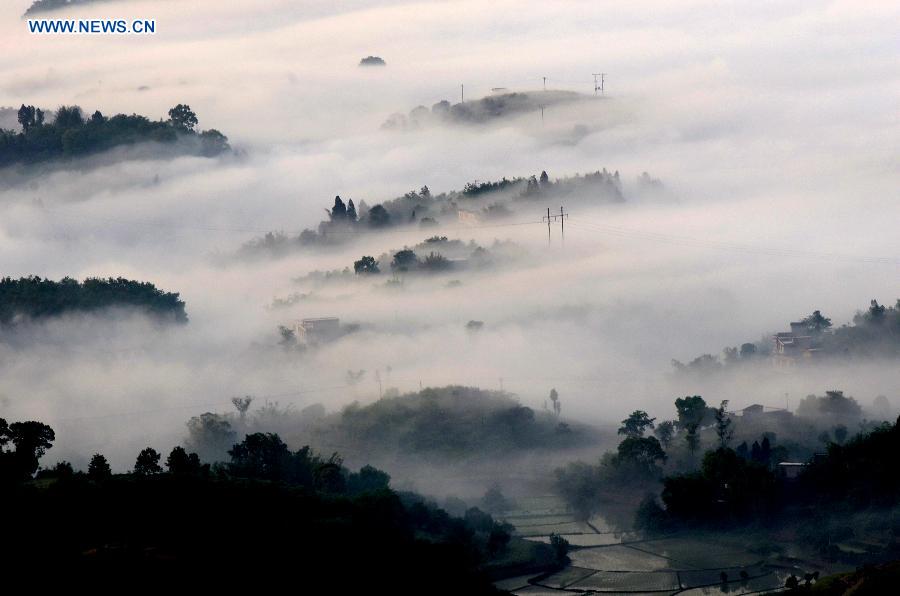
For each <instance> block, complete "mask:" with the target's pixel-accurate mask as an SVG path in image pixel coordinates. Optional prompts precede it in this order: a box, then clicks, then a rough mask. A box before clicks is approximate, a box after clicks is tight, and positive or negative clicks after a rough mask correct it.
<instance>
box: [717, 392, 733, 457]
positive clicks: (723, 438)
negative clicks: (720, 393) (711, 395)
mask: <svg viewBox="0 0 900 596" xmlns="http://www.w3.org/2000/svg"><path fill="white" fill-rule="evenodd" d="M727 407H728V400H727V399H725V400H722V403H721V404H720V405H719V407H718V408H717V409H716V436H717V437H719V447H728V443H729V441H731V434H732V433H733V432H734V431H733V429H732V428H731V424H732V420H731V418H730V417H729V416H728V412H727V411H726V409H725V408H727Z"/></svg>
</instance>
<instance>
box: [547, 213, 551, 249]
mask: <svg viewBox="0 0 900 596" xmlns="http://www.w3.org/2000/svg"><path fill="white" fill-rule="evenodd" d="M547 244H548V245H549V244H551V241H550V207H547Z"/></svg>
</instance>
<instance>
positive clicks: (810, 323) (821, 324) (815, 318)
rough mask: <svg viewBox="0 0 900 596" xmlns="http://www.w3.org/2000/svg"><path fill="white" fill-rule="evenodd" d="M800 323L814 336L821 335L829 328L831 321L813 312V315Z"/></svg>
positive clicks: (815, 311) (818, 312) (817, 312)
mask: <svg viewBox="0 0 900 596" xmlns="http://www.w3.org/2000/svg"><path fill="white" fill-rule="evenodd" d="M801 323H803V324H804V325H805V326H806V328H807V329H809V330H810V331H811V332H813V333H816V334H818V333H822V332H823V331H826V330H828V329H829V328H830V327H831V319H829V318H827V317H825V316H824V315H823V314H822V313H821V312H820V311H818V310H814V311H813V314H811V315H809V316H808V317H806V318H805V319H803V320H802V321H801Z"/></svg>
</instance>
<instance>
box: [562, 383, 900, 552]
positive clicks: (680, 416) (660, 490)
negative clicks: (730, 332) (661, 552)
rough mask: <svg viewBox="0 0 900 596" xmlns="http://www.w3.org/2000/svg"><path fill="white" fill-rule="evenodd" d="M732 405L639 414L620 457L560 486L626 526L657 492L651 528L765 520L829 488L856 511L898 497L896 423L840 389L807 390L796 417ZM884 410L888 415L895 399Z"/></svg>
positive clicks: (645, 515)
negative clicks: (670, 415) (669, 416)
mask: <svg viewBox="0 0 900 596" xmlns="http://www.w3.org/2000/svg"><path fill="white" fill-rule="evenodd" d="M881 399H882V400H883V401H886V400H885V399H884V398H881ZM878 401H879V400H876V402H878ZM727 406H728V402H727V401H725V402H722V403H721V404H720V405H719V407H718V408H714V407H710V406H708V405H707V404H706V402H705V400H704V399H703V398H702V397H700V396H696V395H695V396H686V397H684V398H679V399H677V400H675V409H676V412H677V417H676V418H675V419H673V420H664V421H657V419H656V418H651V417H650V416H649V414H647V413H646V412H644V411H640V410H638V411H635V412H633V413H632V414H631V415H630V416H629V417H628V418H626V419H625V420H623V421H622V426H621V428H620V429H619V434H621V435H623V436H624V439H623V441H622V442H621V443H620V445H619V447H618V449H617V451H616V452H615V453H607V454H606V455H604V456H603V458H602V459H601V460H600V462H599V463H598V464H589V463H583V462H577V463H571V464H569V465H568V466H566V467H564V468H560V469H558V470H557V471H556V477H557V487H558V489H559V491H560V493H561V494H562V495H563V496H564V497H565V498H566V499H567V500H568V501H569V504H570V506H571V507H572V508H573V509H574V510H575V511H576V512H577V513H579V514H580V515H581V516H582V517H584V518H587V517H589V516H590V515H592V514H594V513H597V512H599V511H602V512H603V513H604V515H607V516H611V517H616V516H618V519H617V521H618V522H619V523H621V524H622V525H623V526H630V525H631V520H633V519H634V518H633V517H632V515H633V514H634V513H635V510H634V507H633V504H634V503H635V498H634V497H635V494H637V495H641V494H649V495H653V496H652V497H651V498H649V499H648V500H646V501H645V502H644V504H643V505H642V506H641V508H640V509H639V510H638V511H637V523H636V525H637V527H638V528H641V529H645V530H653V531H662V530H674V529H697V528H699V527H704V526H709V527H719V526H722V525H726V526H727V525H733V524H740V523H749V522H753V523H768V521H767V520H774V519H779V518H777V517H774V516H776V514H778V513H779V512H781V511H784V510H785V509H786V508H789V507H792V506H800V505H804V504H808V503H809V502H811V501H812V500H822V499H824V498H825V495H827V494H831V495H832V497H831V498H830V499H829V502H830V503H832V504H834V505H835V506H842V507H851V508H858V507H874V506H889V505H894V504H896V503H897V502H898V499H900V480H898V478H897V476H896V474H895V473H894V472H892V471H891V469H892V466H897V465H900V464H897V463H896V462H895V461H894V460H895V456H896V454H897V453H900V451H898V447H900V439H898V437H900V429H898V428H897V427H896V426H895V425H893V424H891V423H889V422H886V421H882V420H880V419H876V420H866V419H865V418H864V417H863V410H862V408H861V407H860V406H859V404H858V403H857V402H856V400H855V399H853V398H852V397H847V396H845V395H844V394H843V392H841V391H828V392H826V394H825V395H824V396H814V395H811V396H808V397H807V398H806V399H804V400H803V401H802V402H801V404H800V406H799V407H798V409H797V413H796V415H794V414H791V413H790V412H787V411H785V410H770V411H765V410H764V408H763V407H762V406H751V407H749V408H747V409H745V410H744V411H743V412H742V415H740V416H738V415H736V413H734V412H729V411H728V409H727ZM883 410H884V411H883V412H882V414H883V415H884V416H889V415H890V407H889V405H888V406H886V407H885V408H883ZM853 428H855V429H858V430H856V431H851V430H850V429H853ZM774 430H778V432H777V433H776V432H773V431H774ZM851 437H852V438H851ZM735 445H736V447H735ZM656 495H659V497H658V498H657V496H656ZM658 499H659V500H658ZM794 515H795V517H796V516H797V515H799V514H797V513H796V512H795V513H794ZM898 531H900V526H898ZM898 538H900V535H898Z"/></svg>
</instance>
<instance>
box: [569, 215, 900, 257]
mask: <svg viewBox="0 0 900 596" xmlns="http://www.w3.org/2000/svg"><path fill="white" fill-rule="evenodd" d="M570 224H571V225H575V226H576V227H577V226H584V227H585V228H589V229H593V230H596V231H599V232H602V233H604V234H608V235H611V236H618V237H623V238H635V239H640V240H647V241H650V242H659V243H665V244H675V245H681V246H696V247H698V248H712V249H717V250H725V251H731V252H740V253H744V254H758V255H765V256H775V257H805V258H815V259H820V260H844V261H849V262H860V263H875V264H883V265H900V258H896V257H871V256H862V255H848V254H841V253H819V252H814V251H805V250H798V249H792V248H777V247H772V248H766V247H759V246H752V245H748V244H739V243H735V242H722V241H717V240H704V239H700V238H694V237H690V236H675V235H671V234H662V233H659V232H647V231H642V230H636V229H633V228H623V227H620V226H610V225H606V224H599V223H595V222H591V221H587V220H580V219H576V220H575V221H574V222H570Z"/></svg>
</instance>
